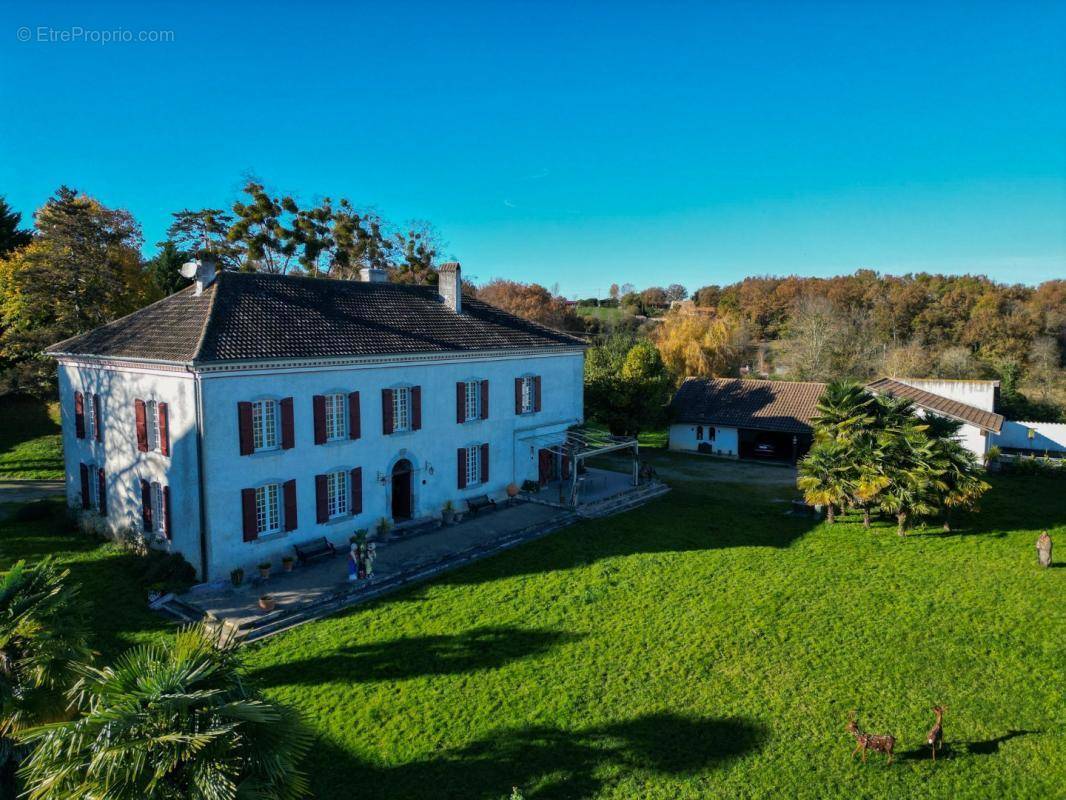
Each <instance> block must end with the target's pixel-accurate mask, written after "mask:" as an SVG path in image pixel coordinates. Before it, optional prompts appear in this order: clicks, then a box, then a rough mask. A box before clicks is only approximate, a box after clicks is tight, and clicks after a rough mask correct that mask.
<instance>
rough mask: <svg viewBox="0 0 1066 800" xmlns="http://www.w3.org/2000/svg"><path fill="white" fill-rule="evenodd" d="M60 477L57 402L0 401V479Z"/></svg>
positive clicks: (58, 478)
mask: <svg viewBox="0 0 1066 800" xmlns="http://www.w3.org/2000/svg"><path fill="white" fill-rule="evenodd" d="M4 478H20V479H36V480H61V479H62V478H63V444H62V440H61V438H60V427H59V404H58V403H44V402H42V401H39V400H28V399H21V398H20V399H4V400H0V479H4Z"/></svg>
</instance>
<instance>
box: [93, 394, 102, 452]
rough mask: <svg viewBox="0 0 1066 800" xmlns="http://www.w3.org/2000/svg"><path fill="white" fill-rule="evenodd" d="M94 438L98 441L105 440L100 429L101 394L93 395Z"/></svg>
mask: <svg viewBox="0 0 1066 800" xmlns="http://www.w3.org/2000/svg"><path fill="white" fill-rule="evenodd" d="M93 438H94V439H96V441H98V442H102V441H103V432H102V431H101V429H100V395H98V394H94V395H93Z"/></svg>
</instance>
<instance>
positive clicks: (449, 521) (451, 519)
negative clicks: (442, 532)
mask: <svg viewBox="0 0 1066 800" xmlns="http://www.w3.org/2000/svg"><path fill="white" fill-rule="evenodd" d="M440 518H441V520H443V522H444V524H445V525H454V524H455V512H454V511H453V510H451V509H449V510H447V511H442V512H441V515H440Z"/></svg>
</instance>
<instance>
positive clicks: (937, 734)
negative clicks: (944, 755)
mask: <svg viewBox="0 0 1066 800" xmlns="http://www.w3.org/2000/svg"><path fill="white" fill-rule="evenodd" d="M933 713H934V714H936V722H935V723H934V724H933V727H932V728H930V729H929V733H928V734H926V737H925V743H926V744H927V745H929V747H930V748H931V749H932V751H933V761H936V750H937V748H938V747H939V748H940V749H941V750H943V749H944V708H943V706H933Z"/></svg>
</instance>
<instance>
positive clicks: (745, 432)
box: [737, 428, 811, 464]
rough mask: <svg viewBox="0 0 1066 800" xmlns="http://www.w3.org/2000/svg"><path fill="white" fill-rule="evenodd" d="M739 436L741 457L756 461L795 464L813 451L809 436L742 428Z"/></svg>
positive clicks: (738, 433)
mask: <svg viewBox="0 0 1066 800" xmlns="http://www.w3.org/2000/svg"><path fill="white" fill-rule="evenodd" d="M737 436H738V445H739V448H738V449H739V451H740V452H739V455H740V457H741V458H750V459H752V460H755V461H782V462H785V463H788V464H794V463H795V462H796V461H798V460H799V459H801V458H803V456H805V455H806V454H807V451H808V450H810V449H811V437H810V435H809V434H795V433H782V432H780V431H761V430H755V429H753V428H741V429H740V430H739V431H738V432H737Z"/></svg>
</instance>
